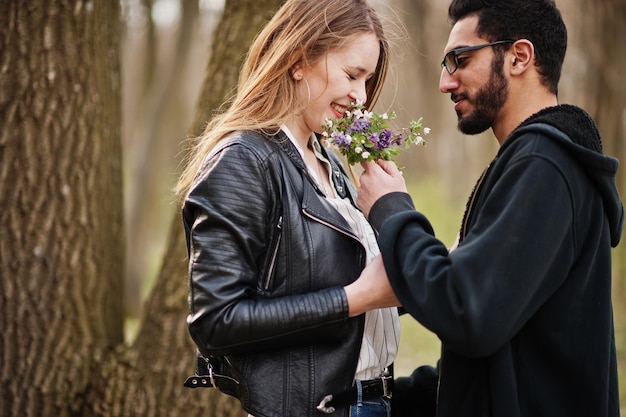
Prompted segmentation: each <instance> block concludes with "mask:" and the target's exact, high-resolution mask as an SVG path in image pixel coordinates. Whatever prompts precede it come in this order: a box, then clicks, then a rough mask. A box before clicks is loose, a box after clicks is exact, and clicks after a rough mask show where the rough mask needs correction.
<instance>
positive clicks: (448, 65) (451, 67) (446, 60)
mask: <svg viewBox="0 0 626 417" xmlns="http://www.w3.org/2000/svg"><path fill="white" fill-rule="evenodd" d="M513 42H515V41H512V40H506V41H496V42H490V43H483V44H481V45H474V46H467V47H465V48H456V49H453V50H451V51H450V52H448V53H447V54H446V56H445V57H443V61H441V67H442V68H445V69H446V71H448V74H450V75H452V74H454V72H455V71H456V70H457V69H458V68H459V55H461V54H464V53H465V52H470V51H477V50H479V49H483V48H486V47H488V46H494V45H500V44H503V43H513Z"/></svg>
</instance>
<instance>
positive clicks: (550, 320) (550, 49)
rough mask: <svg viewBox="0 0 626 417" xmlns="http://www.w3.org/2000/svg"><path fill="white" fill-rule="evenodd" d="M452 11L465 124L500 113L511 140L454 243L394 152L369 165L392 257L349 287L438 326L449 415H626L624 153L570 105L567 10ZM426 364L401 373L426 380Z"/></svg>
mask: <svg viewBox="0 0 626 417" xmlns="http://www.w3.org/2000/svg"><path fill="white" fill-rule="evenodd" d="M449 17H450V20H451V22H452V23H453V27H452V30H451V32H450V36H449V39H448V43H447V45H446V47H445V51H444V56H445V58H444V60H443V62H442V66H443V68H442V72H441V79H440V90H441V91H442V92H443V93H447V94H450V98H451V99H452V101H453V103H454V109H455V111H456V113H457V115H458V127H459V129H460V130H461V131H462V132H463V133H466V134H477V133H480V132H483V131H485V130H487V129H489V128H491V129H492V131H493V133H494V135H495V137H496V139H497V140H498V142H499V144H500V149H499V151H498V153H497V155H496V157H495V158H494V160H493V161H492V163H491V164H490V166H489V167H488V168H487V170H486V171H485V173H484V174H483V176H482V178H481V179H480V180H479V181H478V183H477V185H476V187H475V189H474V191H473V192H472V195H471V197H470V199H469V202H468V205H467V209H466V212H465V215H464V219H463V224H462V227H461V231H460V236H459V243H458V246H457V247H456V248H455V249H454V250H451V251H448V250H447V249H446V247H445V246H444V244H443V243H442V242H440V241H438V240H437V239H436V238H435V235H434V232H433V230H432V228H431V225H430V223H429V221H428V219H427V218H426V217H425V216H424V215H423V214H422V213H420V212H418V211H415V208H414V204H413V201H412V199H411V197H410V196H409V195H408V194H407V192H406V187H405V183H404V180H403V178H402V175H401V174H400V172H398V170H397V169H396V167H395V165H394V164H393V163H389V162H378V163H367V164H364V168H365V171H364V173H363V175H362V177H361V188H360V190H359V198H358V201H357V202H358V204H359V206H360V207H361V208H362V210H363V212H364V213H365V214H366V215H367V216H368V218H369V220H370V222H371V223H372V225H373V226H374V227H375V229H376V230H377V231H378V232H379V245H380V248H381V251H382V258H379V259H377V261H376V262H374V263H373V264H372V265H371V266H369V267H368V268H366V269H365V270H364V271H363V274H362V275H361V277H360V278H359V280H357V281H356V282H355V283H353V284H351V285H349V286H347V287H346V295H347V298H348V304H349V310H350V315H353V316H354V315H358V314H361V313H362V312H363V311H365V310H368V309H371V308H375V307H383V306H391V305H402V306H403V307H404V309H405V310H406V311H408V312H409V313H410V314H411V315H412V316H413V317H414V318H415V319H417V320H418V321H419V322H421V323H422V324H423V325H424V326H425V327H427V328H428V329H430V330H431V331H433V332H434V333H436V334H437V336H438V337H439V338H440V339H441V341H442V356H441V359H440V361H439V365H438V369H437V371H438V375H439V381H438V393H437V416H439V417H453V416H454V417H458V416H476V417H479V416H481V417H483V416H494V417H559V416H563V417H565V416H567V417H573V416H580V417H591V416H593V417H604V416H619V396H618V386H617V366H616V354H615V343H614V330H613V312H612V305H611V249H610V248H611V247H612V246H613V247H614V246H616V245H617V244H618V242H619V240H620V236H621V232H622V228H623V220H624V209H623V205H622V203H621V202H620V199H619V196H618V193H617V190H616V187H615V174H616V171H617V167H618V162H617V160H615V159H613V158H610V157H607V156H604V155H602V148H601V142H600V136H599V133H598V130H597V128H596V126H595V124H594V123H593V121H592V120H591V118H590V117H589V116H588V115H587V113H585V112H584V111H583V110H581V109H579V108H577V107H574V106H569V105H559V104H558V100H557V84H558V81H559V78H560V73H561V66H562V62H563V59H564V56H565V49H566V44H567V34H566V29H565V26H564V23H563V21H562V18H561V15H560V12H559V11H558V9H557V8H556V6H555V4H554V2H553V1H550V0H499V1H492V2H486V1H484V0H482V1H481V0H454V1H452V3H451V5H450V8H449ZM387 276H388V279H387ZM419 371H420V370H419V369H418V372H416V373H415V374H414V376H413V377H412V378H410V379H408V380H402V381H399V382H402V384H403V386H406V384H407V383H410V384H412V386H413V387H416V386H419V385H420V384H422V383H423V381H420V373H419ZM425 375H426V376H428V373H427V372H426V373H425ZM418 394H419V393H417V392H416V395H418ZM405 398H406V397H405ZM419 412H420V410H415V411H414V415H420V413H419ZM398 415H402V414H401V411H398Z"/></svg>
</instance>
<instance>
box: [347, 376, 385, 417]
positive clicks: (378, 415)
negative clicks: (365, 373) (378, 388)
mask: <svg viewBox="0 0 626 417" xmlns="http://www.w3.org/2000/svg"><path fill="white" fill-rule="evenodd" d="M355 384H356V387H357V402H356V404H353V405H352V406H350V417H391V403H390V402H389V399H388V398H384V397H380V398H375V399H371V400H366V401H363V398H362V397H361V381H360V380H358V379H357V380H356V382H355Z"/></svg>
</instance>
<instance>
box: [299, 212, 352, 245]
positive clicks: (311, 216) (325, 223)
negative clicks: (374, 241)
mask: <svg viewBox="0 0 626 417" xmlns="http://www.w3.org/2000/svg"><path fill="white" fill-rule="evenodd" d="M302 213H304V215H305V216H307V217H308V218H309V219H312V220H315V221H316V222H318V223H321V224H323V225H325V226H328V227H330V228H331V229H333V230H336V231H337V232H339V233H341V234H343V235H346V236H348V237H350V238H352V239H354V240H356V241H357V242H359V243H360V244H361V245H363V243H362V242H361V241H360V240H359V238H357V237H356V236H355V235H353V234H350V233H348V232H346V231H345V230H342V229H340V228H338V227H337V226H335V225H333V224H331V223H328V222H327V221H324V220H322V219H320V218H319V217H315V216H314V215H312V214H311V213H309V212H307V211H306V210H305V209H302Z"/></svg>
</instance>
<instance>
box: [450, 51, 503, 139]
mask: <svg viewBox="0 0 626 417" xmlns="http://www.w3.org/2000/svg"><path fill="white" fill-rule="evenodd" d="M503 63H504V54H496V56H495V58H494V60H493V64H492V66H491V75H490V77H489V81H488V82H487V84H486V85H485V86H483V87H482V88H481V89H480V90H478V92H477V93H476V96H475V97H474V98H473V99H470V98H469V97H467V96H466V97H465V98H466V99H467V100H469V101H470V102H471V103H473V104H474V107H475V108H474V111H473V112H471V113H470V114H468V115H467V116H465V117H462V116H461V114H460V113H459V112H457V116H458V118H459V123H458V129H459V130H460V131H461V132H463V133H465V134H466V135H477V134H479V133H482V132H484V131H485V130H487V129H489V128H490V127H492V126H493V123H494V121H495V120H496V117H497V115H498V113H499V112H500V109H502V107H503V106H504V103H505V102H506V100H507V98H508V95H509V82H508V80H507V79H506V77H505V76H504V70H503V68H502V66H503Z"/></svg>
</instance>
